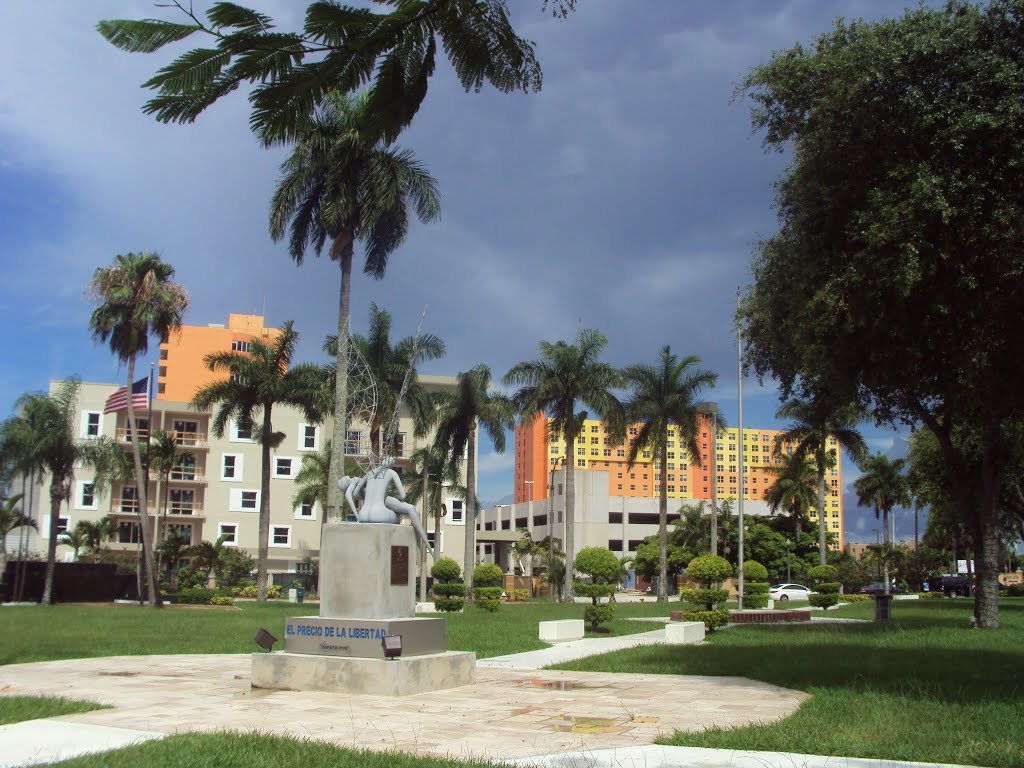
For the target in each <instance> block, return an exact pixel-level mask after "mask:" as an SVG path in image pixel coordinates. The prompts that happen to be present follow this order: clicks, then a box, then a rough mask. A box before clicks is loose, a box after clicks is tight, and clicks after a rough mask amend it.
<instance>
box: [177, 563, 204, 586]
mask: <svg viewBox="0 0 1024 768" xmlns="http://www.w3.org/2000/svg"><path fill="white" fill-rule="evenodd" d="M206 582H207V576H206V571H201V570H198V569H196V568H179V569H178V589H179V590H184V589H193V588H195V587H205V586H206Z"/></svg>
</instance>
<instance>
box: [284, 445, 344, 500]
mask: <svg viewBox="0 0 1024 768" xmlns="http://www.w3.org/2000/svg"><path fill="white" fill-rule="evenodd" d="M333 445H334V444H333V443H332V442H331V441H330V440H325V441H324V446H323V448H321V449H320V450H319V451H314V452H312V453H307V454H304V455H303V457H302V465H301V466H300V467H299V471H298V472H297V473H296V475H295V492H294V493H293V494H292V506H293V507H300V506H302V505H303V504H319V505H320V510H321V513H322V512H323V510H325V509H327V476H328V474H329V473H330V466H331V448H332V446H333Z"/></svg>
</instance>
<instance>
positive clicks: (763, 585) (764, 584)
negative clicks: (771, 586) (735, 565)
mask: <svg viewBox="0 0 1024 768" xmlns="http://www.w3.org/2000/svg"><path fill="white" fill-rule="evenodd" d="M743 607H744V608H767V607H768V569H767V568H765V567H764V566H763V565H761V564H760V563H759V562H757V560H746V561H744V563H743Z"/></svg>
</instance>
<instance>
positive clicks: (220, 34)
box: [99, 0, 575, 144]
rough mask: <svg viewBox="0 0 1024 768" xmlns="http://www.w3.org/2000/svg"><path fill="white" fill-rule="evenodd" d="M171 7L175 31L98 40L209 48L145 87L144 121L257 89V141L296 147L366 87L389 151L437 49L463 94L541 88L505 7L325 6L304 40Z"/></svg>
mask: <svg viewBox="0 0 1024 768" xmlns="http://www.w3.org/2000/svg"><path fill="white" fill-rule="evenodd" d="M174 5H175V6H176V7H177V8H178V10H179V11H181V14H180V15H179V16H178V17H177V19H176V20H175V21H166V20H162V19H142V20H126V19H117V20H108V21H101V22H100V23H99V31H100V34H102V35H103V36H104V37H105V38H106V39H107V40H108V41H110V42H111V43H112V44H114V45H115V46H117V47H118V48H121V49H122V50H125V51H130V52H132V53H152V52H154V51H157V50H159V49H160V48H162V47H163V46H165V45H167V44H168V43H176V42H178V41H180V40H185V39H186V38H189V37H191V36H193V35H195V36H196V37H205V38H206V39H207V41H208V42H209V44H210V47H200V48H194V49H192V50H189V51H187V52H185V53H184V54H182V55H181V56H179V57H178V58H176V59H175V60H173V61H172V62H170V63H169V64H167V65H165V66H164V67H162V68H161V69H159V70H158V71H157V72H156V74H155V75H154V76H153V77H152V78H150V79H149V80H147V81H146V82H145V83H144V84H143V85H144V87H146V88H149V89H151V90H154V91H156V95H155V96H154V97H153V98H152V99H150V100H149V101H148V102H147V103H146V105H145V107H144V108H143V109H144V111H145V112H146V113H148V114H152V115H154V116H155V117H156V119H157V120H160V121H161V122H176V123H190V122H192V121H194V120H195V119H196V118H197V117H198V116H199V115H200V114H201V113H202V112H203V111H204V110H205V109H207V108H208V107H209V106H211V105H212V104H214V103H215V102H216V101H218V100H219V99H220V98H221V97H223V96H225V95H227V94H229V93H231V92H232V91H234V90H235V89H237V88H238V87H239V86H243V85H246V84H252V83H255V84H256V86H255V87H254V88H253V89H252V92H251V93H250V96H249V101H250V103H251V105H252V115H251V117H250V120H249V123H250V126H251V128H252V130H253V131H254V132H255V133H256V135H257V136H259V137H260V138H261V139H262V140H263V141H264V142H265V143H267V144H271V143H275V142H279V141H288V140H292V139H294V138H295V137H296V136H297V135H298V134H299V133H300V132H301V131H300V130H299V129H297V127H296V126H297V125H298V124H300V123H301V121H302V120H303V119H304V118H305V117H306V116H307V115H309V114H310V113H311V112H312V111H313V109H314V107H315V106H316V104H317V103H319V102H320V101H321V100H322V99H323V98H324V97H325V96H326V95H327V94H328V93H330V92H332V91H339V92H342V93H351V92H354V91H357V90H360V89H361V88H363V87H364V86H367V85H369V86H370V89H369V94H370V96H369V99H370V106H371V111H372V114H373V115H374V126H373V128H374V131H375V132H376V133H378V134H380V135H384V136H387V137H388V138H389V139H392V140H393V139H394V138H395V137H396V136H397V135H398V133H399V132H400V131H401V130H402V129H403V128H404V127H406V126H408V125H409V124H410V123H411V122H412V120H413V117H414V116H415V115H416V112H417V110H419V107H420V104H421V103H422V102H423V99H424V98H425V97H426V95H427V85H428V82H429V80H430V76H431V75H433V74H434V68H435V67H436V65H437V58H438V49H439V48H440V50H441V52H442V53H443V54H444V55H447V57H448V61H449V62H450V64H451V66H452V68H453V69H454V71H455V74H456V76H457V77H458V79H459V82H460V83H461V85H462V87H463V88H465V89H466V91H471V90H472V91H479V90H480V89H481V87H482V86H483V84H484V83H485V82H487V83H490V84H491V85H492V86H494V87H495V88H497V89H498V90H499V91H502V92H505V93H509V92H512V91H517V90H522V91H525V92H529V91H538V90H540V86H541V70H540V65H539V64H538V62H537V59H536V57H535V56H534V51H533V43H531V42H529V41H528V40H525V39H523V38H521V37H519V36H518V35H517V34H516V33H515V30H513V29H512V25H511V23H510V21H509V10H508V7H507V5H506V2H505V0H483V1H482V2H481V1H480V0H418V1H414V2H400V3H398V2H392V1H390V0H389V1H388V2H381V5H384V6H391V9H390V10H389V11H388V12H384V13H378V12H376V11H375V10H374V9H373V8H356V7H351V6H347V5H341V4H340V3H336V2H329V1H327V0H320V1H319V2H312V3H310V4H309V5H308V6H307V8H306V18H305V23H304V25H303V29H302V31H301V32H288V31H281V30H278V29H276V28H275V25H274V20H273V19H272V18H271V17H270V16H267V15H266V14H263V13H259V12H257V11H254V10H251V9H249V8H245V7H243V6H240V5H237V4H235V3H229V2H218V3H214V4H212V5H211V6H210V8H209V9H208V10H207V11H206V13H205V16H204V15H202V14H199V13H196V12H194V11H193V9H192V5H191V3H189V4H183V3H180V2H178V1H177V0H175V2H174ZM186 5H187V7H186ZM547 5H548V3H547V2H545V3H544V6H545V7H546V6H547ZM574 5H575V0H566V1H563V2H555V3H553V4H552V9H553V11H554V13H555V14H556V15H562V16H564V15H565V13H566V12H567V11H568V10H569V9H571V8H572V7H573V6H574Z"/></svg>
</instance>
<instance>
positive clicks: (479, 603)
mask: <svg viewBox="0 0 1024 768" xmlns="http://www.w3.org/2000/svg"><path fill="white" fill-rule="evenodd" d="M473 604H474V605H475V606H476V607H477V608H479V609H480V610H483V611H487V612H488V613H494V612H496V611H497V610H498V607H499V606H500V605H501V587H473Z"/></svg>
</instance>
